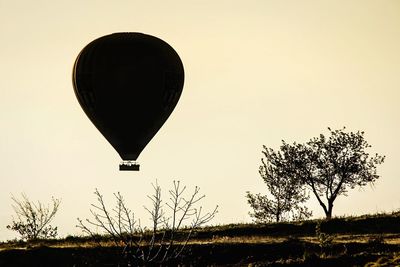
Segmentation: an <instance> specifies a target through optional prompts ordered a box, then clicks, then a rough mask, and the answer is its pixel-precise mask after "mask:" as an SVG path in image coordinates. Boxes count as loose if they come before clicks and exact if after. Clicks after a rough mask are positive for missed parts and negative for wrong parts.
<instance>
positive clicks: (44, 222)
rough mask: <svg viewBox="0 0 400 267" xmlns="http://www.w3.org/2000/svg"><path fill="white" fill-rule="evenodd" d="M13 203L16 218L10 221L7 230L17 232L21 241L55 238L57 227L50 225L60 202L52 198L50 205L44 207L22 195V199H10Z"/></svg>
mask: <svg viewBox="0 0 400 267" xmlns="http://www.w3.org/2000/svg"><path fill="white" fill-rule="evenodd" d="M11 199H12V200H13V202H14V205H12V207H13V209H14V211H15V213H16V215H17V218H14V217H13V219H12V223H11V225H7V229H9V230H13V231H16V232H18V234H20V235H21V239H22V240H27V241H31V240H36V239H45V238H55V237H56V236H57V227H53V226H51V225H50V222H51V221H52V220H53V219H54V216H55V215H56V213H57V211H58V207H59V206H60V203H61V200H60V199H55V198H54V197H53V198H52V204H51V207H50V205H47V206H45V205H44V204H42V203H41V202H40V201H38V202H37V203H36V204H35V203H34V202H32V201H30V200H29V199H28V197H27V196H26V195H25V194H22V199H17V198H15V197H14V196H12V197H11Z"/></svg>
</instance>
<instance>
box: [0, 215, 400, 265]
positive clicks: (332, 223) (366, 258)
mask: <svg viewBox="0 0 400 267" xmlns="http://www.w3.org/2000/svg"><path fill="white" fill-rule="evenodd" d="M318 224H319V225H320V230H321V232H322V233H324V234H326V235H332V236H334V242H331V244H330V245H329V246H328V247H327V249H326V253H325V254H323V253H321V246H320V240H319V239H318V235H316V231H315V230H316V226H317V225H318ZM399 224H400V214H399V213H390V214H374V215H363V216H357V217H336V218H332V219H331V220H328V221H326V220H306V221H302V222H280V223H268V224H230V225H220V226H206V227H201V228H199V229H198V230H197V231H196V233H194V234H193V235H192V237H191V239H190V240H189V241H188V243H187V247H186V252H185V253H184V254H182V256H181V257H179V258H178V259H177V260H176V261H175V262H174V264H176V265H178V264H180V265H186V266H207V265H208V266H215V265H234V266H243V265H244V266H249V265H250V264H251V265H253V266H364V265H366V264H368V265H366V266H396V264H397V265H398V260H399V253H400V228H399ZM181 232H182V233H183V234H185V233H187V232H186V229H181V230H180V231H177V234H178V235H180V234H181ZM375 237H377V238H379V239H380V238H381V237H382V238H383V239H384V240H385V241H384V242H382V243H379V244H378V243H376V242H371V241H370V240H372V239H374V238H375ZM98 241H100V242H101V243H102V246H101V247H99V246H98V243H97V242H95V241H94V240H93V238H91V237H90V236H68V237H66V238H64V239H49V240H37V241H29V242H22V243H21V242H19V241H17V240H15V241H10V242H6V243H0V266H32V264H34V263H40V264H37V265H40V266H73V265H75V266H116V263H118V262H120V255H121V246H120V245H116V244H115V243H114V240H113V238H112V237H111V236H110V235H108V234H103V235H99V236H98ZM19 248H27V249H24V250H21V249H19ZM145 248H146V245H145V244H143V249H145ZM22 259H24V260H22ZM379 264H380V265H379ZM120 266H123V265H122V264H121V265H120Z"/></svg>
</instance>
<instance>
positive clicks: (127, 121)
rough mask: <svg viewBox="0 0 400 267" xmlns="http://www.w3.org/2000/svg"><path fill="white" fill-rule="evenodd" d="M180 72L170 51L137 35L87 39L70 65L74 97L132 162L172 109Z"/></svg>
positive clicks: (181, 79) (150, 38)
mask: <svg viewBox="0 0 400 267" xmlns="http://www.w3.org/2000/svg"><path fill="white" fill-rule="evenodd" d="M183 82H184V70H183V65H182V62H181V60H180V58H179V56H178V54H177V53H176V52H175V50H174V49H173V48H172V47H171V46H170V45H168V44H167V43H166V42H164V41H162V40H161V39H159V38H156V37H154V36H150V35H147V34H142V33H114V34H111V35H106V36H103V37H100V38H98V39H96V40H94V41H93V42H91V43H89V44H88V45H87V46H86V47H85V48H84V49H83V50H82V51H81V52H80V54H79V56H78V57H77V59H76V61H75V65H74V69H73V86H74V91H75V94H76V97H77V98H78V101H79V103H80V105H81V107H82V108H83V110H84V111H85V113H86V115H87V116H88V117H89V119H90V120H91V121H92V122H93V124H94V125H95V126H96V127H97V129H98V130H99V131H100V132H101V133H102V134H103V136H104V137H105V138H106V139H107V140H108V142H109V143H110V144H111V145H112V146H113V147H114V148H115V149H116V150H117V152H118V153H119V155H120V156H121V158H122V159H123V160H136V159H137V158H138V156H139V154H140V153H141V151H142V150H143V149H144V147H145V146H146V145H147V143H148V142H149V141H150V140H151V139H152V138H153V136H154V135H155V134H156V133H157V131H158V130H159V129H160V128H161V126H162V125H163V124H164V122H165V121H166V120H167V119H168V117H169V115H170V114H171V112H172V111H173V110H174V108H175V106H176V104H177V102H178V100H179V97H180V95H181V93H182V89H183Z"/></svg>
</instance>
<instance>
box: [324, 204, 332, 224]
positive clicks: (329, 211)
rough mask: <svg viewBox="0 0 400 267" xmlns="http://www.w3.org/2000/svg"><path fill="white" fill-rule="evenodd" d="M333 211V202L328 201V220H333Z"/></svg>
mask: <svg viewBox="0 0 400 267" xmlns="http://www.w3.org/2000/svg"><path fill="white" fill-rule="evenodd" d="M332 209H333V202H332V201H328V209H327V210H325V215H326V219H328V220H329V219H331V218H332Z"/></svg>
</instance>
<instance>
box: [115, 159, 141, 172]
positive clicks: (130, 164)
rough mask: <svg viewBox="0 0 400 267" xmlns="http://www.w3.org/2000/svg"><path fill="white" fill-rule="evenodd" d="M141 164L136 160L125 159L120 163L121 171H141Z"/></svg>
mask: <svg viewBox="0 0 400 267" xmlns="http://www.w3.org/2000/svg"><path fill="white" fill-rule="evenodd" d="M139 167H140V165H139V164H137V163H136V162H134V161H123V162H121V163H120V164H119V170H120V171H139Z"/></svg>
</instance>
